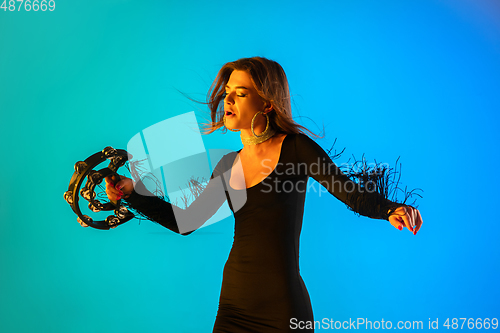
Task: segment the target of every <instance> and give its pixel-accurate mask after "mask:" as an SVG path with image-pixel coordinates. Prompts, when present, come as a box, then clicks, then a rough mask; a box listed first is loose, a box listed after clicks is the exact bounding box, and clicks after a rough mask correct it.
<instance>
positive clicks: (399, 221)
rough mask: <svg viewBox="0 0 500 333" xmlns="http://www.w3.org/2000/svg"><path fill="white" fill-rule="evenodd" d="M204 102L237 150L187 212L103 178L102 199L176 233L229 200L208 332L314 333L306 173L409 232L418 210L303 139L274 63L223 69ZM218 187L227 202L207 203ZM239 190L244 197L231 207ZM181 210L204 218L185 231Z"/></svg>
mask: <svg viewBox="0 0 500 333" xmlns="http://www.w3.org/2000/svg"><path fill="white" fill-rule="evenodd" d="M208 104H209V106H210V109H211V119H212V123H211V124H209V129H208V133H211V132H213V131H215V130H216V129H218V128H221V127H225V128H227V129H230V130H232V131H240V137H241V140H242V143H243V148H242V149H241V150H239V151H238V152H236V153H231V154H227V155H225V156H224V157H223V158H222V159H221V160H220V161H219V163H218V164H217V166H216V168H215V169H214V172H213V174H212V177H211V179H210V181H209V183H208V185H207V187H206V188H205V190H204V191H203V193H202V194H201V195H200V196H199V197H198V198H197V199H196V200H195V201H194V202H193V203H192V204H191V205H190V206H189V207H188V208H187V209H185V210H182V209H180V208H178V207H176V206H174V205H172V204H171V203H168V202H165V201H163V200H161V199H159V198H156V197H154V196H142V195H139V194H138V193H137V192H140V193H144V191H145V189H144V186H143V185H142V183H140V182H138V183H137V184H136V185H135V190H134V185H133V182H132V180H131V179H128V178H122V180H120V181H119V182H118V183H117V184H113V182H112V181H111V179H107V188H106V192H107V194H108V197H109V198H110V199H111V200H116V199H121V198H123V199H125V200H126V201H127V202H128V203H129V205H130V206H131V207H133V208H135V209H136V210H138V211H139V212H141V213H142V214H143V215H146V216H148V217H149V218H151V219H153V220H155V221H156V222H158V223H160V224H161V225H163V226H165V227H167V228H169V229H171V230H172V231H174V232H177V233H180V234H183V235H187V234H189V233H191V232H193V231H194V230H196V229H197V228H198V227H199V226H201V224H202V223H203V222H204V221H206V220H208V219H209V218H210V217H211V216H212V215H213V214H214V213H215V212H216V211H217V209H218V208H219V207H220V206H221V205H222V204H223V201H224V200H225V199H227V200H228V203H229V206H230V208H231V210H232V211H233V212H234V216H235V236H234V243H233V247H232V249H231V253H230V255H229V258H228V260H227V262H226V265H225V267H224V273H223V282H222V288H221V295H220V301H219V309H218V313H217V318H216V321H215V325H214V330H213V331H214V332H231V333H235V332H286V331H298V330H299V329H295V328H297V327H303V328H304V329H303V330H301V331H307V332H312V331H314V329H313V328H311V323H312V322H313V313H312V307H311V302H310V299H309V295H308V292H307V289H306V287H305V285H304V282H303V281H302V278H301V276H300V272H299V265H298V262H299V260H298V259H299V236H300V231H301V227H302V217H303V209H304V201H305V193H306V189H307V180H308V177H313V178H314V179H315V180H316V181H318V183H320V184H321V185H322V186H324V187H325V188H326V189H327V190H328V191H329V192H330V193H331V194H332V195H334V196H335V197H337V198H338V199H339V200H341V201H342V202H344V203H345V204H347V205H348V206H349V207H350V208H351V209H352V210H354V211H356V212H357V213H359V214H361V215H365V216H369V217H372V218H378V219H386V220H388V221H389V222H390V223H391V224H392V225H393V226H394V227H396V228H398V229H399V230H402V229H403V227H406V228H407V229H409V230H410V231H412V232H413V233H414V234H416V233H417V232H418V230H419V229H420V227H421V225H422V219H421V217H420V213H419V212H418V210H416V209H415V208H413V207H411V206H408V205H404V204H398V203H395V202H391V201H389V200H387V199H386V198H385V197H383V196H382V195H380V194H379V193H377V192H373V191H372V192H369V191H366V190H363V189H361V188H359V187H357V186H355V183H354V182H353V181H352V180H350V179H349V178H348V177H347V176H346V175H344V174H343V173H342V172H341V171H340V170H339V168H338V167H337V166H336V165H335V164H334V163H333V162H332V161H331V159H330V157H329V156H328V154H327V153H326V152H325V151H324V150H323V149H322V148H321V147H320V146H319V145H318V144H316V143H315V142H314V141H313V140H312V139H310V138H309V137H308V136H307V135H305V134H304V132H303V130H306V129H305V128H304V127H302V126H300V125H298V124H297V123H295V122H294V121H293V119H292V116H291V107H290V94H289V90H288V83H287V79H286V76H285V73H284V71H283V69H282V67H281V66H280V65H279V64H278V63H276V62H274V61H271V60H268V59H265V58H260V57H254V58H244V59H240V60H237V61H234V62H230V63H227V64H225V65H224V66H223V67H222V68H221V70H220V71H219V74H218V76H217V78H216V79H215V81H214V83H213V85H212V87H211V89H210V94H209V102H208ZM221 179H222V182H216V180H221ZM216 184H222V186H223V187H220V186H217V185H216ZM138 186H141V189H140V191H139V190H138V188H137V187H138ZM220 189H223V191H224V193H225V195H226V197H225V198H223V199H224V200H219V199H214V198H216V195H215V193H216V192H215V191H216V190H220ZM136 190H137V191H136ZM243 192H244V193H245V194H246V196H245V201H244V202H240V203H239V204H238V203H236V201H237V200H238V199H237V198H238V194H241V193H243ZM235 198H236V199H235ZM207 202H208V203H209V204H207ZM193 211H196V212H194V213H193ZM188 212H190V213H191V217H192V218H193V219H196V216H201V218H200V219H201V220H200V221H196V222H195V223H193V224H191V225H190V226H189V228H185V226H181V225H179V223H178V222H179V221H180V218H179V217H180V216H182V214H183V213H188ZM200 212H203V214H200ZM183 220H184V218H183ZM299 323H302V324H301V325H299ZM292 328H294V329H292Z"/></svg>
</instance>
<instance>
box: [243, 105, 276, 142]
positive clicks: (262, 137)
mask: <svg viewBox="0 0 500 333" xmlns="http://www.w3.org/2000/svg"><path fill="white" fill-rule="evenodd" d="M260 113H263V114H264V116H265V117H266V120H267V123H266V129H265V130H264V132H262V133H260V134H259V135H257V134H255V130H254V128H253V124H254V122H255V118H256V117H257V115H259V114H260ZM250 129H251V130H252V134H253V137H249V138H243V137H242V138H241V142H242V143H243V144H244V145H245V144H247V145H256V144H258V143H261V142H264V141H266V140H268V139H270V138H271V137H272V136H273V135H274V134H276V131H275V130H273V129H272V128H271V127H270V126H269V116H268V115H267V114H265V113H264V112H262V111H259V112H257V113H256V114H255V115H254V116H253V118H252V124H251V126H250ZM240 137H241V134H240Z"/></svg>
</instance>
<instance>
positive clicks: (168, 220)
mask: <svg viewBox="0 0 500 333" xmlns="http://www.w3.org/2000/svg"><path fill="white" fill-rule="evenodd" d="M223 159H224V158H222V159H221V161H219V163H218V164H217V166H216V167H215V169H214V172H213V173H212V175H211V177H210V180H209V182H208V184H207V186H206V187H205V189H204V190H203V192H202V193H201V194H200V195H199V196H198V197H197V198H196V199H195V200H194V201H193V202H192V203H191V205H190V206H189V207H187V208H186V209H182V208H180V207H177V206H175V205H173V204H171V203H170V202H167V201H165V200H163V199H161V198H158V197H157V196H155V195H153V194H152V193H151V192H149V191H148V190H147V189H146V187H145V186H144V184H143V183H142V182H141V181H139V182H137V183H136V184H135V188H134V185H133V182H132V180H131V179H130V178H126V177H122V179H121V180H120V181H119V182H117V183H116V184H114V183H113V182H112V180H111V179H109V178H108V179H106V182H107V186H106V193H107V194H108V198H109V199H110V200H116V199H120V198H122V199H124V200H125V201H127V203H128V204H129V205H130V206H131V207H132V208H133V209H134V210H136V211H138V212H139V213H141V214H142V215H144V216H146V217H147V218H148V219H150V220H152V221H155V222H157V223H159V224H161V225H162V226H164V227H165V228H168V229H170V230H172V231H173V232H176V233H178V234H181V235H189V234H190V233H192V232H193V231H195V230H196V229H198V228H199V227H201V226H202V225H203V224H204V223H205V222H206V221H207V220H208V219H209V218H210V217H212V216H213V215H214V214H215V213H216V212H217V211H218V210H219V208H220V207H221V206H222V204H223V203H224V201H225V200H226V195H225V188H224V185H223V183H224V180H223V178H222V173H223V171H224V168H223V165H224V164H223V162H222V161H223Z"/></svg>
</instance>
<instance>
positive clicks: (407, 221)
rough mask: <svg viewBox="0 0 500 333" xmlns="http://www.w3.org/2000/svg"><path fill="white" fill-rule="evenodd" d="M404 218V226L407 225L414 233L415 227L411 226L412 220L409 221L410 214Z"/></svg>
mask: <svg viewBox="0 0 500 333" xmlns="http://www.w3.org/2000/svg"><path fill="white" fill-rule="evenodd" d="M402 218H403V222H404V224H405V225H406V227H407V228H408V229H409V230H410V231H411V232H413V227H412V226H411V225H410V219H409V216H408V213H406V214H404V215H403V216H402Z"/></svg>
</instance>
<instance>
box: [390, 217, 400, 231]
mask: <svg viewBox="0 0 500 333" xmlns="http://www.w3.org/2000/svg"><path fill="white" fill-rule="evenodd" d="M389 223H390V224H392V226H393V227H394V228H396V229H398V230H403V224H402V223H401V222H399V221H398V218H397V217H395V216H389Z"/></svg>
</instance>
